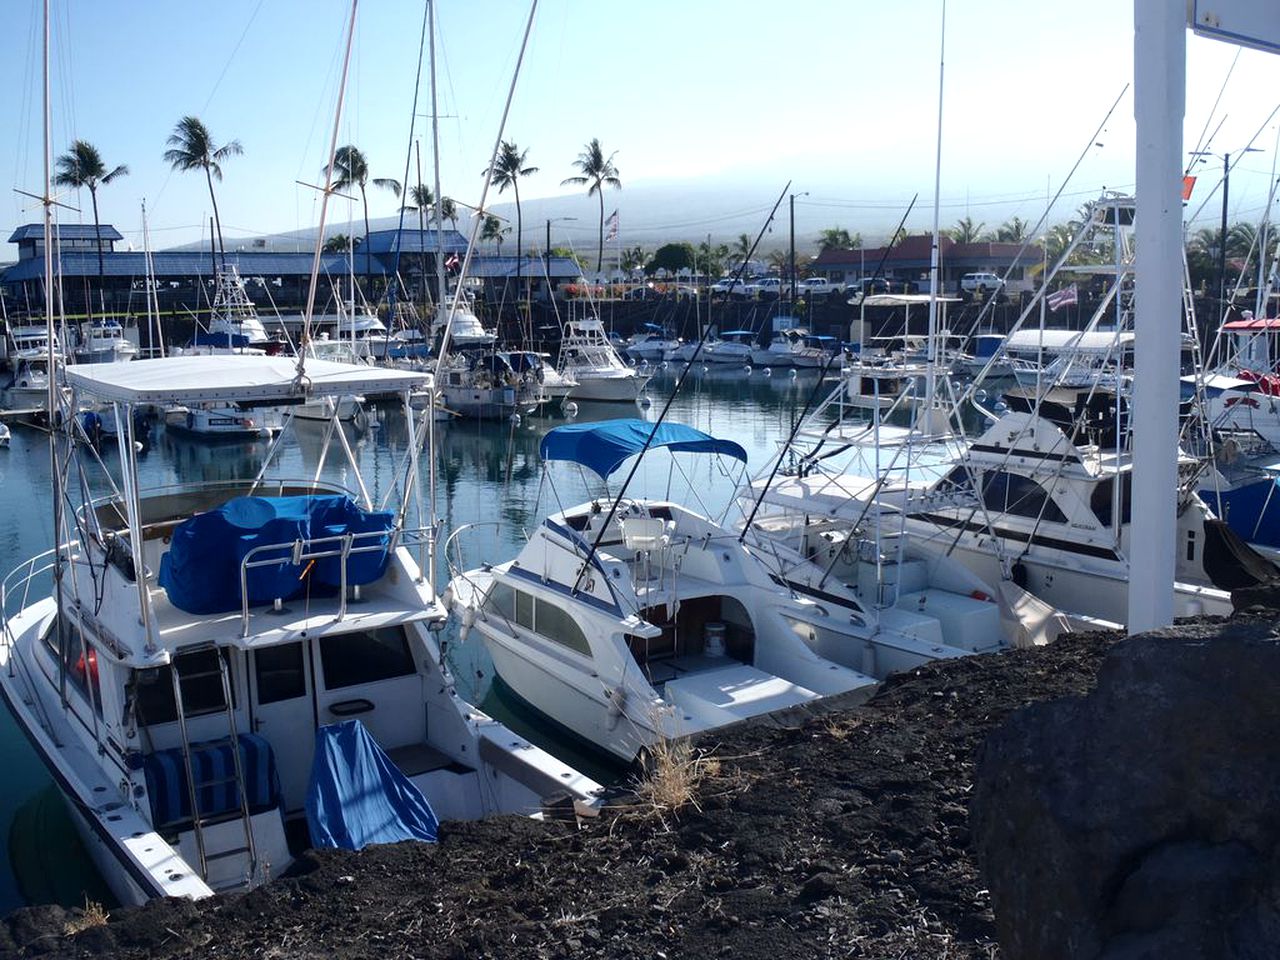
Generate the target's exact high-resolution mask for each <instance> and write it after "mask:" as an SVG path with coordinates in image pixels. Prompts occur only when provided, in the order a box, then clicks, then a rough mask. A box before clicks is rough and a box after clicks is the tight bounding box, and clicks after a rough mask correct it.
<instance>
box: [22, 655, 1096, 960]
mask: <svg viewBox="0 0 1280 960" xmlns="http://www.w3.org/2000/svg"><path fill="white" fill-rule="evenodd" d="M1117 639H1118V638H1117V637H1116V636H1114V635H1112V634H1087V635H1078V636H1069V637H1064V638H1062V639H1061V640H1060V641H1059V642H1058V643H1056V644H1054V645H1053V646H1051V647H1047V648H1043V649H1038V650H1027V651H1009V652H1007V653H1002V654H997V655H991V656H983V657H972V658H967V659H963V660H952V661H946V662H942V663H937V664H932V665H930V666H927V667H925V668H922V669H920V670H917V671H914V672H913V673H911V674H908V675H904V676H901V677H896V678H894V679H892V680H891V681H889V682H888V683H886V684H885V685H884V687H883V688H882V689H881V690H880V691H879V692H878V693H877V695H876V696H875V697H874V698H873V699H872V700H871V701H870V702H868V703H866V704H864V705H861V706H858V707H855V708H852V709H849V710H846V711H843V712H837V713H831V714H828V715H826V716H821V717H811V718H807V719H805V720H804V721H803V722H800V723H799V724H798V725H795V726H784V727H779V726H754V727H746V728H742V729H736V730H733V731H730V732H728V733H726V734H725V735H723V736H722V737H720V738H719V739H718V741H717V742H716V743H715V744H714V749H713V750H712V751H711V753H710V762H708V763H706V764H704V765H703V767H702V772H703V773H704V774H705V776H704V779H703V780H702V782H701V783H700V785H699V787H698V789H697V792H696V796H695V801H694V802H693V803H691V804H689V805H687V806H685V807H684V808H683V809H681V810H679V811H677V812H675V813H672V812H670V811H661V810H658V809H657V808H656V807H655V806H654V805H652V804H651V803H648V802H646V801H645V800H643V799H642V798H638V797H636V798H629V799H628V801H627V802H622V803H618V804H615V805H614V806H612V807H611V808H609V809H606V811H605V812H604V813H603V814H602V815H601V816H600V817H599V818H596V819H592V820H583V821H580V822H578V823H573V822H562V821H549V822H538V821H533V820H523V819H515V818H504V819H500V820H492V821H487V822H482V823H472V824H452V825H446V826H445V828H444V829H443V830H442V835H441V842H440V843H439V844H438V845H435V846H426V845H417V844H397V845H392V846H385V847H374V848H369V849H367V850H365V851H363V852H361V853H347V852H337V851H321V852H313V853H308V854H306V855H304V856H303V857H302V858H301V860H300V861H299V862H298V863H297V864H296V865H295V867H294V868H293V870H292V871H291V872H290V874H289V875H287V876H284V877H281V878H279V879H277V880H276V881H275V882H273V883H271V884H269V885H267V886H265V887H263V888H260V889H258V890H255V891H253V892H251V893H248V894H245V895H242V896H236V897H217V898H213V899H210V900H207V901H203V902H201V903H191V902H186V901H165V902H157V903H152V904H149V905H147V906H145V907H142V908H138V909H133V910H120V911H116V912H114V913H113V915H112V916H111V918H110V921H109V922H108V923H105V924H98V925H94V926H89V927H88V928H87V929H84V930H81V931H80V932H78V933H75V934H73V935H67V934H66V930H67V929H68V924H69V923H70V924H72V925H75V924H77V923H78V922H81V923H82V922H83V919H82V918H81V917H80V916H79V912H78V911H64V910H62V909H61V908H58V907H35V908H25V909H23V910H19V911H16V912H15V913H14V914H12V915H11V916H10V917H8V918H7V920H6V921H5V922H4V923H2V924H0V955H3V956H16V957H34V956H42V957H96V956H111V957H114V958H121V960H129V958H142V957H147V958H168V957H197V956H198V957H226V958H249V957H274V958H289V957H313V956H328V957H338V958H362V957H368V958H375V957H377V958H386V957H396V958H399V957H416V958H462V957H468V958H474V957H503V958H516V957H519V958H523V957H529V958H550V957H559V956H570V955H572V956H575V957H608V958H631V957H634V958H652V957H664V958H674V957H714V956H732V957H735V958H739V960H744V958H746V960H749V958H769V960H778V958H782V957H788V958H789V957H826V956H842V957H845V956H850V957H900V956H905V957H918V958H932V957H937V958H942V957H947V958H952V960H956V958H965V957H974V958H976V957H983V958H989V957H990V956H992V955H993V953H994V952H995V950H996V937H997V930H996V925H995V921H994V917H993V914H992V909H991V902H990V898H989V894H988V892H987V890H986V885H985V884H984V882H983V879H982V876H981V875H980V873H979V869H978V865H977V862H976V860H975V857H974V853H973V844H972V843H971V840H970V834H969V801H970V797H971V796H972V793H973V787H974V774H975V763H976V760H977V757H978V754H979V751H980V749H981V747H982V745H983V743H984V742H985V740H986V739H987V736H988V734H989V733H990V732H991V731H992V730H993V729H995V728H996V727H997V726H999V725H1000V724H1001V723H1002V722H1003V721H1004V720H1005V718H1007V717H1008V716H1009V715H1010V714H1011V713H1012V712H1014V711H1016V710H1018V709H1019V708H1021V707H1024V706H1026V705H1028V704H1031V703H1036V702H1041V701H1046V700H1051V699H1055V698H1059V697H1064V696H1079V695H1082V694H1085V693H1087V692H1088V691H1090V690H1091V689H1092V687H1093V686H1094V683H1095V680H1096V677H1097V675H1098V669H1099V666H1100V664H1101V663H1102V661H1103V660H1104V658H1105V656H1106V653H1107V651H1108V649H1109V648H1110V647H1111V646H1112V644H1114V643H1115V641H1116V640H1117Z"/></svg>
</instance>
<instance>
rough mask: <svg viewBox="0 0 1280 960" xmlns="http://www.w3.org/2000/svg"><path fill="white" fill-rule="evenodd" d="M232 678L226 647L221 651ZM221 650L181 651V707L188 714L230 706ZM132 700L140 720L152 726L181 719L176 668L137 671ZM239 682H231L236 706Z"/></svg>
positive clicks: (228, 674)
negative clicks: (175, 691) (176, 700)
mask: <svg viewBox="0 0 1280 960" xmlns="http://www.w3.org/2000/svg"><path fill="white" fill-rule="evenodd" d="M219 652H220V653H221V655H222V659H223V662H224V663H225V664H226V669H227V676H228V679H231V657H230V654H229V653H228V651H227V650H225V649H223V650H220V651H219ZM217 656H218V653H215V652H214V651H213V650H209V649H205V650H197V651H194V652H192V653H183V654H179V655H178V656H177V657H176V658H175V660H176V662H177V664H178V674H179V676H181V677H182V678H183V680H182V707H183V712H184V713H185V714H186V716H188V717H198V716H201V715H203V714H206V713H215V712H216V711H219V710H225V709H226V708H227V702H226V700H225V699H224V698H223V694H222V676H221V674H220V672H219V670H218V661H217V659H216V657H217ZM133 688H134V692H133V698H134V699H133V702H134V709H135V710H136V711H137V717H138V723H139V724H140V725H142V726H151V725H152V724H157V723H172V722H173V721H175V720H177V719H178V708H177V707H176V706H175V705H174V702H173V668H172V667H156V668H154V669H151V670H138V671H135V672H134V675H133ZM235 696H236V685H235V684H234V683H232V684H231V702H232V707H233V708H234V706H235Z"/></svg>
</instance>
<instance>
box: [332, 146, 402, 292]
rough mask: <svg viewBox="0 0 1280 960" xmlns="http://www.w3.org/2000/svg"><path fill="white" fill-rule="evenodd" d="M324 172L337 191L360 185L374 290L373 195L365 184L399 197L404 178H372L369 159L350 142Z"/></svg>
mask: <svg viewBox="0 0 1280 960" xmlns="http://www.w3.org/2000/svg"><path fill="white" fill-rule="evenodd" d="M324 174H325V176H332V178H333V183H332V186H333V189H334V190H342V189H344V188H346V187H350V186H356V187H359V188H360V204H361V206H362V207H363V208H364V280H365V286H366V287H367V288H369V289H370V290H372V288H373V254H372V252H371V251H370V250H369V196H368V194H367V193H366V192H365V186H366V185H367V184H370V183H372V184H373V185H374V186H375V187H380V188H381V189H383V190H390V191H391V192H392V193H393V194H395V195H396V196H397V197H398V196H400V181H399V180H391V179H389V178H387V177H380V178H377V179H374V180H370V179H369V161H368V160H367V159H366V158H365V155H364V154H363V153H362V152H361V151H360V149H359V148H358V147H356V146H355V145H354V144H350V143H349V144H347V145H346V146H345V147H339V148H338V149H337V150H336V151H335V152H334V154H333V163H332V164H326V165H325V168H324Z"/></svg>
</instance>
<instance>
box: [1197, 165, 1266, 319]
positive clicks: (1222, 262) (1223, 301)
mask: <svg viewBox="0 0 1280 960" xmlns="http://www.w3.org/2000/svg"><path fill="white" fill-rule="evenodd" d="M1241 153H1262V148H1261V147H1245V148H1244V149H1243V150H1239V151H1237V154H1241ZM1191 156H1193V157H1198V158H1199V161H1198V162H1200V163H1204V162H1205V158H1206V157H1216V156H1217V154H1216V153H1213V152H1212V151H1209V150H1193V151H1192V152H1191ZM1239 162H1240V160H1239V157H1238V156H1237V158H1236V163H1239ZM1230 178H1231V154H1229V153H1224V154H1223V155H1222V232H1221V234H1220V235H1219V236H1218V283H1217V287H1218V316H1219V318H1220V320H1226V318H1227V183H1228V181H1229V180H1230Z"/></svg>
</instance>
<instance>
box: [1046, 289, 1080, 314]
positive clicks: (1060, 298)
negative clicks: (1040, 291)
mask: <svg viewBox="0 0 1280 960" xmlns="http://www.w3.org/2000/svg"><path fill="white" fill-rule="evenodd" d="M1077 293H1078V291H1077V290H1076V285H1075V284H1074V283H1073V284H1072V285H1071V286H1069V287H1066V288H1064V289H1062V290H1059V291H1057V292H1056V293H1051V294H1049V296H1047V297H1045V299H1044V302H1045V303H1046V304H1047V305H1048V307H1049V309H1050V310H1060V309H1062V308H1063V307H1070V306H1072V305H1073V304H1075V303H1076V302H1077V300H1078V296H1077Z"/></svg>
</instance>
